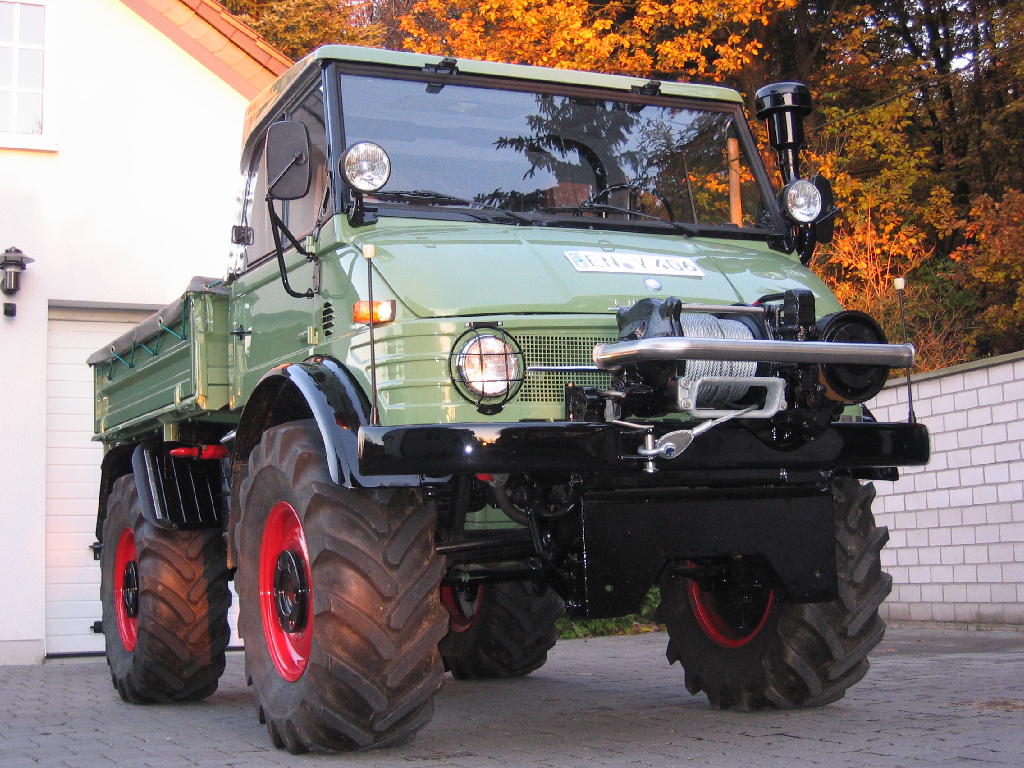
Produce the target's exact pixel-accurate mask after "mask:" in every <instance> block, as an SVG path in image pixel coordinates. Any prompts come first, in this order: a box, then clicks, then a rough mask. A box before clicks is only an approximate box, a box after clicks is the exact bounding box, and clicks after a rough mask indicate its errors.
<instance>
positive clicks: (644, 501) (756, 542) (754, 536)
mask: <svg viewBox="0 0 1024 768" xmlns="http://www.w3.org/2000/svg"><path fill="white" fill-rule="evenodd" d="M581 515H582V530H583V551H584V557H583V579H582V581H581V582H578V583H577V585H576V591H577V593H578V594H576V595H574V596H573V598H575V599H572V600H570V605H573V604H575V610H574V611H573V612H574V613H577V614H579V615H581V616H585V617H588V618H604V617H611V616H623V615H626V614H628V613H631V612H633V611H635V610H636V609H637V608H638V607H639V605H640V603H641V601H642V600H643V598H644V595H646V593H647V591H648V590H649V589H650V587H651V586H652V585H653V584H654V583H655V581H656V580H657V579H658V577H659V576H660V574H661V572H662V571H663V570H664V568H665V567H666V566H667V565H670V564H673V563H683V562H685V561H687V560H696V559H700V558H709V557H715V558H720V557H735V556H744V557H753V556H761V557H763V558H764V560H765V561H766V562H767V564H768V565H769V566H770V568H771V569H772V571H774V575H775V580H776V583H774V584H773V585H772V586H773V587H774V588H775V589H776V590H777V591H779V592H780V595H781V596H782V597H783V598H784V599H786V600H789V601H791V602H818V601H822V600H829V599H831V598H834V597H835V596H836V589H837V587H836V557H835V534H834V527H833V519H832V518H833V504H832V494H831V493H830V492H829V491H828V490H827V489H819V488H756V489H749V488H748V489H701V490H688V489H687V490H680V489H665V490H649V491H645V492H642V491H613V492H594V493H589V494H586V495H584V497H583V509H582V512H581Z"/></svg>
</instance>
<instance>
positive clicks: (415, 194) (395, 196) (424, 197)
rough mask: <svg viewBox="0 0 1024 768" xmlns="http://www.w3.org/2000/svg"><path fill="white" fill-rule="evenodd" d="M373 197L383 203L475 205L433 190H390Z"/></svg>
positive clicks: (379, 192)
mask: <svg viewBox="0 0 1024 768" xmlns="http://www.w3.org/2000/svg"><path fill="white" fill-rule="evenodd" d="M373 196H374V197H375V198H377V199H378V200H382V201H393V200H397V201H409V202H410V203H425V204H427V205H473V203H472V201H470V200H464V199H462V198H461V197H455V195H449V194H447V193H445V192H435V191H434V190H432V189H395V190H390V189H389V190H382V191H378V192H374V193H373Z"/></svg>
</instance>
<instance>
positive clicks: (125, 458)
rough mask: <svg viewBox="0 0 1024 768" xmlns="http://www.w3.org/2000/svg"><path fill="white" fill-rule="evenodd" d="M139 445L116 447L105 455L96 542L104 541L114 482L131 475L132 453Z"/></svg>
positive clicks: (98, 505)
mask: <svg viewBox="0 0 1024 768" xmlns="http://www.w3.org/2000/svg"><path fill="white" fill-rule="evenodd" d="M136 445H137V443H124V444H122V445H115V446H114V447H113V448H111V449H110V450H109V451H107V452H106V453H105V454H104V455H103V463H102V464H100V492H99V497H98V499H97V509H96V541H98V542H102V541H103V523H104V521H105V520H106V519H107V500H108V499H109V498H110V492H111V491H112V490H113V489H114V482H115V481H116V480H117V479H118V478H119V477H124V476H125V475H130V474H132V472H133V469H132V453H133V452H134V451H135V446H136Z"/></svg>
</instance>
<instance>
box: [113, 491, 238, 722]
mask: <svg viewBox="0 0 1024 768" xmlns="http://www.w3.org/2000/svg"><path fill="white" fill-rule="evenodd" d="M103 543H104V546H103V550H102V553H101V555H100V569H101V578H100V598H101V602H102V604H103V634H104V639H105V640H106V650H107V664H108V665H109V667H110V678H111V682H112V683H113V685H114V688H116V689H117V692H118V693H119V694H120V696H121V698H122V699H124V700H125V701H127V702H131V703H133V704H145V703H149V702H172V701H195V700H198V699H203V698H206V697H207V696H209V695H210V694H211V693H213V692H214V691H216V690H217V681H218V679H219V678H220V676H221V673H223V671H224V649H225V648H226V647H227V644H228V637H229V634H230V631H229V629H228V622H227V613H228V606H230V605H231V593H230V592H229V591H228V571H227V562H226V560H225V552H224V538H223V536H222V532H221V530H220V529H204V530H193V531H169V530H163V529H160V528H157V527H156V526H154V525H152V524H150V523H149V522H147V521H146V519H145V518H144V517H143V516H142V507H141V505H140V503H139V496H138V491H137V490H136V487H135V479H134V477H133V476H131V475H125V476H124V477H121V478H118V479H117V481H116V482H115V483H114V487H113V490H112V491H111V494H110V498H109V500H108V502H107V516H106V519H105V520H104V523H103Z"/></svg>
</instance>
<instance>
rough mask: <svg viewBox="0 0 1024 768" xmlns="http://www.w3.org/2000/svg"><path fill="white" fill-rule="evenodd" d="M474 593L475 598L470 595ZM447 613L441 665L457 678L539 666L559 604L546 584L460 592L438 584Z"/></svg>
mask: <svg viewBox="0 0 1024 768" xmlns="http://www.w3.org/2000/svg"><path fill="white" fill-rule="evenodd" d="M474 598H475V599H474ZM441 599H442V602H443V603H444V604H445V607H446V608H448V612H449V616H450V618H449V630H448V634H447V635H445V638H444V639H443V640H442V641H441V646H440V648H441V656H442V658H443V659H444V664H445V667H446V668H447V669H448V670H450V671H451V673H452V675H453V676H454V677H456V678H458V679H460V680H469V679H474V678H502V677H522V676H523V675H528V674H530V672H533V671H534V670H536V669H539V668H540V667H541V666H543V664H544V662H546V661H547V658H548V651H549V650H551V648H552V647H553V646H554V645H555V641H557V640H558V632H557V630H556V628H555V621H556V620H557V619H558V617H559V616H561V615H562V612H563V610H564V609H565V603H564V602H563V601H562V598H560V597H559V596H558V595H557V594H555V593H554V592H553V591H552V590H551V589H550V588H548V587H543V591H541V592H540V593H539V594H538V592H537V590H536V589H535V588H534V586H533V585H532V584H530V583H527V582H515V581H514V582H507V583H504V584H486V585H481V586H478V587H477V588H476V589H475V591H474V592H473V593H472V594H470V595H468V596H467V595H466V594H465V593H460V590H459V589H458V588H448V587H442V598H441Z"/></svg>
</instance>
